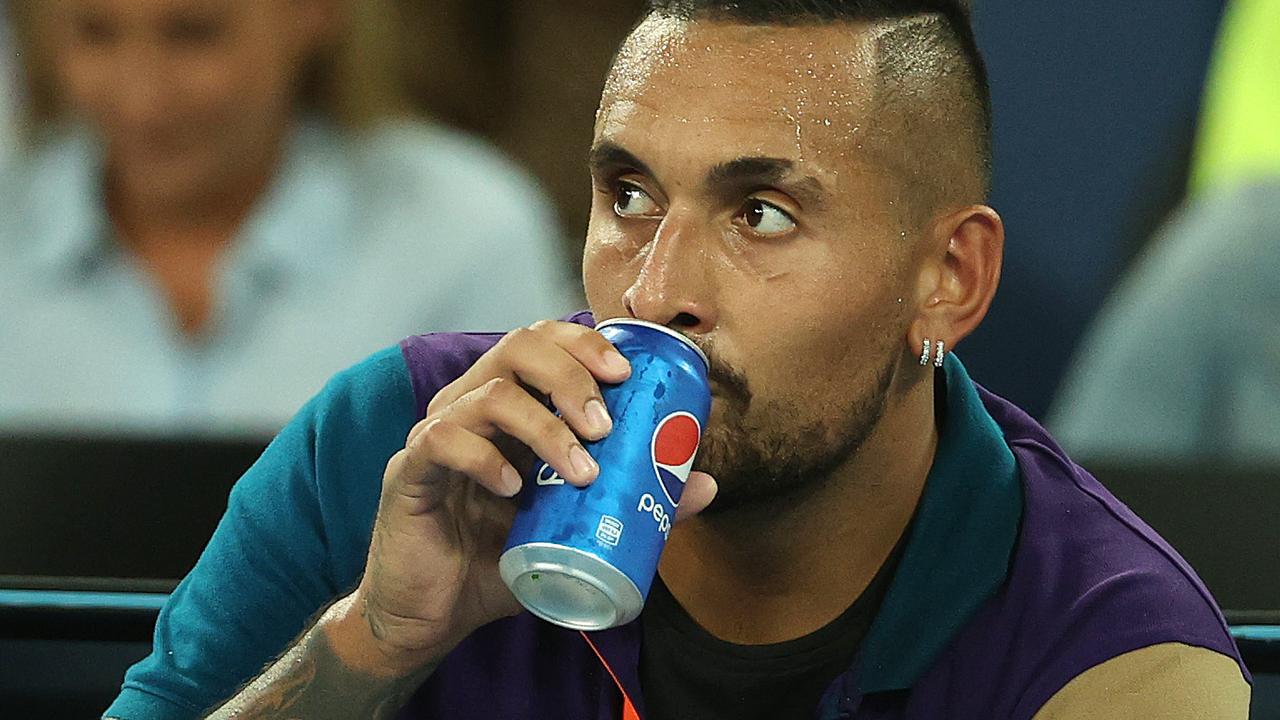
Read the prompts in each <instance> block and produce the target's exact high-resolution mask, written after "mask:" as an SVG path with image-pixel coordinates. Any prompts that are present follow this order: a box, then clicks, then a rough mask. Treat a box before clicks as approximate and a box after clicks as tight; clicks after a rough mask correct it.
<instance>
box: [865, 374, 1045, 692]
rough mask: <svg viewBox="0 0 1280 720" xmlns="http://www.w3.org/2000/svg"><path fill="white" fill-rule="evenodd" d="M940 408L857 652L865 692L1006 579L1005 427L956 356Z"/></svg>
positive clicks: (1017, 492)
mask: <svg viewBox="0 0 1280 720" xmlns="http://www.w3.org/2000/svg"><path fill="white" fill-rule="evenodd" d="M939 384H940V385H942V386H943V387H940V388H939V390H940V391H941V393H942V396H943V397H945V412H944V418H943V423H942V428H941V432H940V433H939V438H938V449H937V452H936V454H935V456H934V463H933V468H932V469H931V470H930V471H929V476H928V478H927V479H926V481H925V487H924V492H923V494H922V497H921V499H920V504H919V506H918V507H917V508H916V514H915V518H914V519H913V520H912V524H911V529H910V535H909V537H908V539H907V546H906V549H905V551H904V553H903V556H902V559H901V561H900V562H899V565H898V570H897V572H896V574H895V575H894V578H893V581H892V582H891V584H890V585H889V589H888V591H887V592H886V594H885V598H884V601H883V602H882V603H881V605H880V611H879V613H878V614H877V616H876V619H875V620H874V621H873V622H872V625H871V628H870V630H869V631H868V632H867V637H866V638H865V639H864V641H863V644H862V649H861V652H860V662H859V667H858V670H857V685H858V688H859V690H861V691H862V692H863V693H872V692H881V691H887V690H905V689H907V688H910V687H911V686H912V685H913V684H914V683H915V682H916V680H917V679H918V678H919V677H920V676H921V675H922V674H923V673H924V672H925V670H927V669H928V668H929V666H930V665H932V664H933V662H934V660H935V659H936V658H937V656H938V655H939V654H940V653H941V652H942V650H943V649H944V648H945V647H946V646H947V645H948V644H949V643H950V642H951V640H952V638H954V637H955V635H956V634H957V633H958V632H960V630H961V629H962V628H963V627H964V625H965V624H966V623H968V621H969V619H970V618H971V617H972V616H973V614H974V613H975V612H977V610H978V608H979V607H980V606H981V605H982V603H984V602H985V601H986V600H987V599H988V598H990V597H991V596H992V595H994V594H995V592H996V591H997V589H998V588H999V587H1000V586H1001V585H1002V584H1003V583H1004V581H1005V578H1006V576H1007V574H1008V570H1009V562H1010V559H1011V557H1012V555H1013V550H1014V545H1015V543H1016V541H1017V536H1018V528H1019V525H1020V523H1021V520H1022V484H1021V482H1020V479H1019V475H1018V467H1017V462H1016V460H1015V459H1014V456H1013V451H1012V450H1010V449H1009V446H1008V444H1006V443H1005V440H1004V433H1003V431H1002V430H1001V429H1000V426H999V425H998V424H997V423H996V421H995V420H994V419H992V417H991V415H990V414H989V413H988V412H987V410H986V408H985V406H984V405H983V404H982V399H981V398H980V397H979V396H978V392H977V387H976V386H975V385H974V383H973V381H972V380H971V379H970V378H969V374H968V373H967V372H966V371H965V369H964V365H962V364H961V363H960V360H959V359H958V358H956V357H955V355H950V356H948V358H947V361H946V363H945V367H944V370H943V373H942V374H941V377H939Z"/></svg>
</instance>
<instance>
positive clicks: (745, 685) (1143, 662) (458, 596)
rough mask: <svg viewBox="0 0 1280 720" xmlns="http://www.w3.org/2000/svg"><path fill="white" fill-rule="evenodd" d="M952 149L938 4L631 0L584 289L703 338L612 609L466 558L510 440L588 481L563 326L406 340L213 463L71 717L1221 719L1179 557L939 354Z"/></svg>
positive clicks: (952, 10)
mask: <svg viewBox="0 0 1280 720" xmlns="http://www.w3.org/2000/svg"><path fill="white" fill-rule="evenodd" d="M988 134H989V121H988V112H987V102H986V91H985V88H984V80H983V71H982V66H981V62H980V60H979V59H978V56H977V53H976V50H975V49H974V47H973V41H972V36H971V34H970V30H969V28H968V21H967V18H966V16H965V14H964V12H963V11H962V10H961V9H959V6H958V5H956V4H955V3H954V2H925V1H924V0H920V1H917V2H907V1H905V0H904V1H902V2H873V1H871V0H867V1H864V2H856V1H853V0H849V1H846V2H836V1H834V0H831V1H829V2H821V1H818V0H806V1H804V2H800V1H799V0H755V1H750V0H736V1H734V2H727V1H715V0H705V1H702V2H699V1H697V0H654V2H653V3H652V9H651V11H650V12H649V13H648V14H647V15H646V17H645V18H644V19H643V21H642V22H641V23H640V24H639V25H638V26H637V28H636V29H635V30H634V31H633V32H632V34H631V35H630V37H629V38H628V39H627V41H626V42H625V43H624V46H623V48H622V49H621V50H620V52H619V55H618V58H617V60H616V62H615V64H614V67H613V69H612V71H611V73H610V75H609V79H608V81H607V83H606V87H605V90H604V94H603V98H602V101H601V106H600V111H599V114H598V117H597V122H596V131H595V139H594V144H593V147H592V151H591V155H590V158H591V170H592V174H593V178H594V192H593V201H592V216H591V226H590V230H589V233H588V234H589V237H588V240H587V248H586V252H585V256H584V271H583V279H584V285H585V288H586V293H587V298H588V301H589V303H590V305H591V309H592V311H593V314H594V318H595V319H604V318H610V317H618V316H634V317H638V318H642V319H645V320H650V321H653V322H658V323H662V324H665V325H667V326H669V327H671V328H673V329H675V330H678V331H680V332H682V333H684V334H686V335H687V336H688V337H690V338H691V339H692V340H693V341H694V342H696V343H697V344H698V345H699V346H700V347H701V348H703V349H704V350H705V351H706V352H707V354H708V356H709V357H710V359H711V380H712V393H713V406H712V417H711V421H710V423H709V426H708V428H707V432H706V435H705V437H704V439H703V446H702V451H701V454H700V455H699V458H698V462H699V463H700V464H699V469H700V470H701V471H702V472H698V473H694V474H692V475H691V476H690V479H689V484H688V486H687V489H686V491H685V493H686V495H685V499H684V500H683V501H682V503H681V508H680V510H681V511H682V512H683V513H684V516H683V518H682V521H681V522H680V524H679V525H678V526H677V528H676V529H675V530H674V531H673V532H672V533H671V536H670V542H669V544H668V546H667V548H666V551H665V553H664V555H663V558H662V563H661V566H660V570H659V576H660V577H659V580H658V582H656V583H655V589H654V591H653V593H652V595H651V597H650V598H649V602H648V604H647V606H646V608H645V611H644V613H643V614H642V615H641V618H640V620H639V621H638V622H636V623H632V624H630V625H627V626H623V627H621V628H616V629H613V630H608V631H604V632H600V633H593V634H579V633H574V632H570V631H566V630H561V629H559V628H555V627H553V626H551V625H548V624H546V623H543V622H540V621H537V620H535V619H533V618H532V617H531V616H530V615H528V614H527V613H525V614H519V613H518V611H519V606H518V605H517V604H516V603H515V601H514V600H513V599H512V597H511V595H510V593H509V592H507V590H506V588H505V587H504V586H503V585H502V583H501V581H500V579H499V578H498V574H497V571H496V560H497V554H498V550H499V548H500V547H501V543H502V541H503V539H504V535H505V533H506V530H507V528H508V527H509V524H510V519H511V516H512V512H513V510H512V502H511V501H510V500H509V499H508V498H509V497H510V496H511V495H514V494H515V493H516V492H517V491H518V489H519V487H520V478H519V476H518V474H517V472H516V470H517V469H518V468H522V467H525V463H527V462H528V458H529V452H528V451H529V450H531V451H532V452H535V453H536V454H537V455H538V456H539V457H541V458H543V459H545V460H547V461H548V462H549V463H550V464H551V465H552V466H553V467H555V469H556V470H557V471H558V472H560V473H561V474H562V475H563V476H565V477H566V478H567V479H568V480H569V481H570V482H572V483H575V484H579V485H581V484H585V483H588V482H590V481H591V480H592V479H593V478H594V476H595V474H596V471H597V469H596V467H595V466H594V465H593V464H592V462H591V460H590V459H589V458H588V457H587V456H586V454H585V453H584V452H583V451H582V448H581V446H580V445H579V440H578V438H580V437H581V438H587V439H592V438H598V437H601V436H602V435H603V434H605V433H607V432H608V430H609V427H610V419H609V418H608V417H607V414H606V413H605V412H604V411H603V408H602V406H601V405H600V400H599V398H600V395H599V384H600V383H611V382H618V381H620V380H622V379H624V378H625V377H626V375H627V373H628V371H629V370H628V367H627V366H626V363H625V361H622V360H621V357H620V356H619V355H617V354H616V353H615V352H614V351H613V350H612V349H611V347H610V346H609V345H608V344H607V343H605V342H604V341H603V339H602V338H601V337H600V336H599V335H598V334H596V333H595V332H594V331H592V330H589V329H587V327H584V326H589V325H590V323H591V317H589V316H587V315H585V314H584V315H579V316H576V317H575V318H573V319H572V322H567V323H565V322H548V323H542V324H538V325H535V326H533V327H532V328H529V329H525V330H520V331H516V332H514V333H511V334H508V335H506V336H505V337H502V338H501V339H500V338H499V337H498V336H494V335H489V336H484V335H435V336H425V337H418V338H411V339H409V340H406V341H405V342H403V343H401V345H400V347H399V348H393V349H390V350H388V351H385V352H383V353H381V354H379V355H376V356H374V357H373V358H371V359H370V360H368V361H366V362H365V363H364V364H362V365H360V366H357V367H356V368H354V369H352V370H350V371H348V372H346V373H344V374H342V375H340V376H338V378H336V379H335V380H334V381H333V382H332V383H331V384H330V385H329V387H328V388H327V389H326V390H325V391H324V392H323V393H322V394H321V395H320V396H319V397H318V398H316V399H315V400H313V401H312V403H311V404H310V405H309V406H308V407H307V408H305V409H304V410H303V412H302V413H301V415H300V416H299V417H298V418H297V419H296V420H295V421H294V423H293V424H292V425H291V426H290V427H289V428H288V429H287V430H286V431H285V432H284V433H283V434H282V435H281V436H280V438H278V439H277V440H276V442H275V443H274V444H273V446H272V447H271V448H270V449H269V450H268V451H267V453H266V455H265V456H264V457H263V459H262V460H261V461H260V462H259V463H258V464H257V465H256V466H255V467H254V468H253V469H252V470H250V471H249V473H248V474H247V475H246V477H245V478H244V479H243V480H242V481H241V483H240V484H239V486H238V487H237V489H236V490H235V491H234V492H233V494H232V497H231V501H230V506H229V508H228V511H227V515H226V517H225V519H224V521H223V523H222V524H221V526H220V527H219V528H218V530H217V532H216V533H215V536H214V538H213V540H212V541H211V543H210V545H209V548H208V549H207V550H206V552H205V554H204V555H203V557H202V558H201V560H200V562H199V564H198V565H197V567H196V568H195V570H193V572H192V574H191V575H190V576H189V577H188V578H187V579H186V580H185V581H184V582H183V584H182V585H181V586H180V587H179V588H178V589H177V591H176V592H175V593H174V596H173V599H172V600H171V601H170V603H169V605H168V606H167V607H166V608H165V610H164V612H163V613H162V614H161V618H160V624H159V626H158V628H157V632H156V638H157V644H156V648H155V651H154V653H153V655H152V656H151V657H150V658H149V659H147V660H145V661H144V662H143V663H141V664H140V665H139V666H137V667H136V668H134V669H133V670H132V671H131V672H130V674H129V676H128V677H127V678H126V682H125V690H124V692H123V693H122V695H121V697H120V699H119V700H118V701H117V703H116V704H115V705H114V706H113V707H112V709H111V710H110V711H109V714H111V715H115V716H119V717H126V718H142V717H166V718H167V717H174V718H177V717H191V716H192V715H194V714H195V713H198V712H201V711H204V710H205V709H206V708H207V707H210V706H213V705H217V704H218V703H219V702H221V701H222V700H223V699H224V698H226V697H227V696H230V695H232V694H233V693H234V697H232V698H231V699H230V700H228V701H226V702H225V703H224V704H222V705H221V707H220V708H219V709H217V710H216V711H214V713H213V715H212V717H218V718H222V717H228V718H229V717H236V718H267V717H271V718H274V717H305V718H339V717H351V718H356V717H359V718H367V717H391V716H392V715H393V714H394V713H395V712H396V711H397V709H398V708H401V707H403V713H404V714H403V716H404V717H417V718H468V719H470V718H476V719H479V718H486V719H488V718H503V719H504V720H505V719H518V718H574V719H577V718H610V719H613V718H619V717H622V718H636V717H644V718H651V719H665V718H719V717H734V718H746V717H750V718H770V719H774V718H814V717H817V718H837V717H839V718H942V717H947V718H1033V717H1034V718H1059V717H1062V718H1086V717H1104V716H1105V717H1160V718H1182V717H1187V718H1190V717H1215V718H1218V717H1223V718H1229V717H1241V718H1242V717H1244V716H1245V713H1246V707H1247V702H1248V695H1249V690H1248V676H1247V673H1246V671H1245V670H1244V668H1243V665H1241V664H1240V661H1239V658H1238V655H1237V652H1236V650H1235V648H1234V646H1233V645H1232V642H1231V640H1230V637H1229V636H1228V634H1227V630H1226V627H1225V625H1224V623H1223V620H1222V617H1221V615H1220V614H1219V613H1218V611H1217V610H1216V609H1215V607H1214V605H1213V602H1212V600H1211V598H1209V596H1208V594H1207V592H1206V591H1205V590H1204V587H1203V586H1202V585H1201V583H1200V582H1199V581H1198V580H1197V579H1196V577H1195V575H1194V574H1193V573H1192V572H1191V570H1190V569H1189V568H1188V567H1187V566H1186V564H1185V563H1184V562H1183V561H1182V560H1181V559H1180V558H1178V557H1177V555H1176V554H1175V553H1173V551H1172V550H1170V549H1169V548H1168V546H1167V545H1165V544H1164V543H1163V542H1162V541H1161V540H1160V539H1159V538H1157V537H1156V536H1155V535H1154V533H1152V532H1151V530H1150V529H1149V528H1147V527H1146V526H1145V525H1143V524H1142V523H1141V521H1139V520H1137V519H1136V518H1135V517H1133V515H1132V514H1131V513H1129V511H1128V510H1127V509H1125V508H1124V507H1123V506H1121V505H1120V504H1119V503H1118V502H1116V501H1115V499H1114V498H1112V497H1111V496H1110V495H1109V494H1108V493H1107V492H1106V491H1105V490H1104V489H1103V488H1102V487H1100V486H1099V485H1098V484H1097V483H1096V482H1095V481H1094V480H1093V479H1092V478H1090V477H1089V476H1088V475H1087V474H1085V473H1084V472H1083V471H1081V470H1080V469H1079V468H1077V467H1075V466H1074V465H1072V464H1071V462H1070V461H1069V460H1067V459H1066V458H1065V457H1063V455H1062V453H1061V451H1060V450H1058V448H1057V446H1056V445H1055V444H1054V443H1053V441H1052V440H1050V439H1049V438H1048V437H1047V436H1046V435H1045V434H1044V432H1043V430H1041V429H1040V428H1039V427H1038V426H1037V425H1035V423H1034V422H1033V421H1031V420H1030V418H1028V417H1027V416H1026V415H1024V414H1022V413H1021V412H1020V411H1018V410H1017V409H1016V408H1013V407H1012V406H1010V405H1009V404H1008V403H1006V402H1004V401H1002V400H1000V399H998V398H996V397H994V396H992V395H990V394H987V393H986V392H985V391H982V390H980V389H978V388H977V387H976V386H975V385H974V384H973V383H972V381H971V380H969V378H968V376H967V375H966V373H965V371H964V368H963V367H962V366H961V364H960V363H959V361H958V360H956V359H955V358H954V357H952V356H949V355H948V353H947V351H948V350H949V349H950V348H952V347H954V346H955V345H956V344H957V343H958V342H960V341H961V340H962V339H963V338H964V337H965V336H966V335H968V334H969V333H970V332H971V331H972V330H973V329H974V327H976V326H977V324H978V323H979V321H980V320H981V319H982V317H983V315H984V313H985V312H986V309H987V307H988V305H989V303H990V301H991V297H992V295H993V293H994V292H995V286H996V282H997V279H998V276H999V269H1000V257H1001V252H1002V246H1003V230H1002V227H1001V222H1000V219H999V216H998V215H996V213H995V212H994V211H992V210H991V209H990V208H988V207H986V206H985V205H983V204H982V203H983V198H984V194H985V188H986V184H987V174H988V170H987V167H988V147H987V146H988ZM935 363H937V365H940V366H941V368H940V369H939V368H938V367H936V366H935ZM544 398H546V399H549V400H550V402H551V403H552V404H553V405H554V407H555V408H557V409H558V410H559V411H560V414H561V416H562V418H563V419H560V418H559V417H557V416H556V415H553V414H552V412H551V411H550V410H548V409H547V407H545V406H544V405H543V404H542V402H541V400H543V399H544ZM406 437H407V441H406V440H405V438H406ZM388 457H390V461H389V462H388V461H387V458H388ZM384 464H385V473H383V480H382V486H381V497H380V498H378V497H377V494H378V491H377V490H375V489H374V488H375V487H376V479H375V477H376V476H377V475H378V474H379V473H382V472H383V469H384ZM713 496H714V501H712V498H713ZM708 503H710V504H708ZM699 509H702V510H703V512H702V513H696V512H695V511H696V510H699ZM366 549H367V554H366V553H365V550H366ZM353 588H354V589H353ZM329 603H332V604H329ZM326 605H328V607H327V609H326V608H325V606H326ZM317 612H318V613H319V616H318V619H316V620H315V621H314V622H313V623H310V622H309V621H308V617H309V616H311V615H312V614H313V613H317ZM299 632H301V633H302V634H301V636H300V637H298V639H297V640H296V641H294V642H292V643H291V642H290V641H291V638H293V636H295V634H296V633H299ZM281 652H283V655H281V656H280V658H279V659H278V660H277V661H275V662H274V663H271V664H270V665H269V666H268V667H267V669H266V670H265V671H263V672H262V673H261V674H260V675H257V677H256V679H253V680H252V681H251V682H249V683H248V685H247V686H245V687H243V688H242V689H241V690H240V691H239V692H238V693H237V692H235V688H236V686H237V684H239V683H241V682H243V681H246V680H249V679H250V678H252V677H253V676H254V675H256V674H257V673H258V672H259V670H260V668H261V665H262V664H263V663H268V662H270V659H271V658H272V657H273V656H275V655H276V654H279V653H281Z"/></svg>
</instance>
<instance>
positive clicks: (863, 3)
mask: <svg viewBox="0 0 1280 720" xmlns="http://www.w3.org/2000/svg"><path fill="white" fill-rule="evenodd" d="M654 14H657V15H661V16H664V17H674V18H677V19H695V18H708V19H711V20H713V21H724V22H734V23H743V24H749V25H782V26H796V25H808V24H830V23H838V22H865V23H881V22H885V23H889V25H888V27H887V29H886V30H885V31H884V32H882V33H881V34H879V35H877V36H876V41H875V45H876V52H877V55H878V57H877V61H876V65H877V73H878V75H879V80H880V82H879V83H878V84H877V85H878V90H877V93H876V94H877V102H876V105H877V108H878V109H880V110H886V109H887V110H890V111H894V110H896V112H890V113H888V115H889V116H893V117H895V118H896V121H895V122H896V125H892V126H890V127H884V126H882V127H881V128H879V131H880V132H882V133H887V134H891V135H899V136H901V135H906V136H910V137H911V139H912V148H914V150H913V151H912V152H909V153H906V154H905V155H904V153H903V152H902V149H901V147H898V148H890V149H888V152H886V153H883V154H884V155H885V156H886V160H887V162H888V163H890V164H891V165H892V166H893V169H894V170H895V171H896V172H898V173H899V174H900V175H902V176H903V179H904V181H905V183H906V189H908V190H909V191H910V192H911V199H913V200H915V201H916V202H914V203H912V204H917V205H922V206H923V207H918V208H917V209H918V210H920V211H925V212H931V211H932V210H933V209H935V208H936V207H937V206H938V205H939V204H942V203H946V202H948V201H954V200H957V199H963V200H966V201H977V200H985V198H986V196H987V194H988V192H989V191H990V187H991V91H990V88H989V86H988V84H987V71H986V65H985V63H984V62H983V60H982V55H981V53H980V52H979V51H978V44H977V41H976V40H975V38H974V34H973V27H972V24H971V22H970V17H969V10H968V3H967V2H965V0H647V2H646V7H645V12H644V14H643V16H642V17H641V22H643V20H644V19H645V18H648V17H649V16H651V15H654ZM893 21H902V22H898V23H893ZM913 83H914V85H913ZM884 125H889V123H884ZM900 141H901V139H900V138H899V142H900ZM961 166H963V167H961ZM965 172H968V173H969V174H970V175H971V177H970V181H969V182H962V181H960V180H958V178H956V177H955V174H956V173H965ZM957 196H964V197H963V198H960V197H957Z"/></svg>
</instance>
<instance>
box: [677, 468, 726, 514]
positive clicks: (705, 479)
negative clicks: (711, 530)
mask: <svg viewBox="0 0 1280 720" xmlns="http://www.w3.org/2000/svg"><path fill="white" fill-rule="evenodd" d="M717 489H718V486H717V485H716V480H715V478H713V477H711V476H710V475H708V474H706V473H704V472H698V471H697V470H694V471H693V472H691V473H689V480H688V481H687V482H685V485H684V493H683V494H681V495H680V505H679V506H678V507H677V508H676V522H680V521H681V520H685V519H688V518H691V517H693V516H694V515H697V514H698V513H700V512H702V511H703V510H704V509H705V508H706V507H707V506H708V505H710V504H711V501H712V500H714V499H715V497H716V491H717Z"/></svg>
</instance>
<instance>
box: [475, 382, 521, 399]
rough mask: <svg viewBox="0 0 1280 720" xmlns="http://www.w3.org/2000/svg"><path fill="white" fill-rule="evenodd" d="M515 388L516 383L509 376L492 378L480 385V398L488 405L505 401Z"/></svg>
mask: <svg viewBox="0 0 1280 720" xmlns="http://www.w3.org/2000/svg"><path fill="white" fill-rule="evenodd" d="M514 390H515V386H514V384H513V383H512V382H511V381H510V380H508V379H507V378H504V377H496V378H492V379H490V380H488V381H486V382H485V384H484V385H481V386H480V399H481V402H483V403H484V404H486V405H492V404H493V403H499V402H505V401H506V400H507V399H508V398H510V397H511V393H512V391H514Z"/></svg>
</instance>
